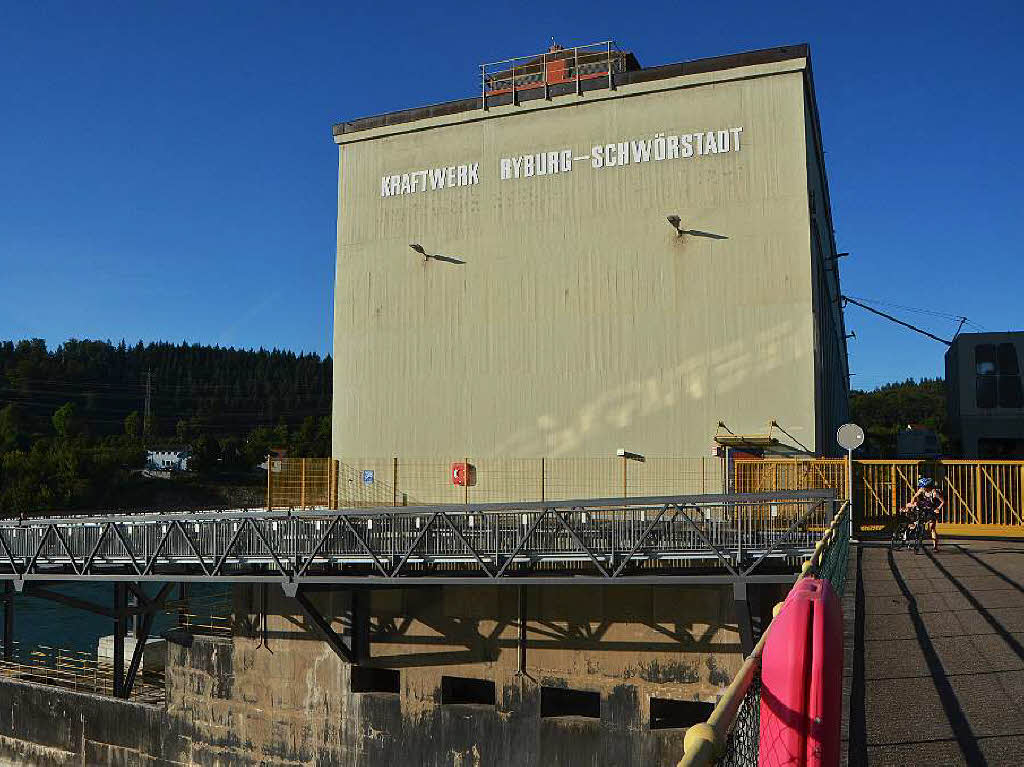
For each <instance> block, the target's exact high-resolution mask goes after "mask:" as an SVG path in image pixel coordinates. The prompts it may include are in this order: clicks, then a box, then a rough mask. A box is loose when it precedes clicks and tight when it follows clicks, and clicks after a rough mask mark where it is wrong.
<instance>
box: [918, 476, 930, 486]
mask: <svg viewBox="0 0 1024 767" xmlns="http://www.w3.org/2000/svg"><path fill="white" fill-rule="evenodd" d="M917 486H918V487H931V486H932V479H931V477H921V479H919V480H917Z"/></svg>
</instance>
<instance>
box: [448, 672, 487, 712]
mask: <svg viewBox="0 0 1024 767" xmlns="http://www.w3.org/2000/svg"><path fill="white" fill-rule="evenodd" d="M441 703H443V704H449V703H475V704H478V705H482V706H493V705H494V682H491V681H489V680H487V679H467V678H466V677H461V676H443V677H441Z"/></svg>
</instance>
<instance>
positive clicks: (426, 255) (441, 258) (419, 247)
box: [409, 242, 466, 264]
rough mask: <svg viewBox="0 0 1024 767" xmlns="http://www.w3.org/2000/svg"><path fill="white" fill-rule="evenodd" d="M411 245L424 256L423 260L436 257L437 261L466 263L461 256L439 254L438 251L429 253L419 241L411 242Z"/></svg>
mask: <svg viewBox="0 0 1024 767" xmlns="http://www.w3.org/2000/svg"><path fill="white" fill-rule="evenodd" d="M409 247H410V248H412V249H413V250H415V251H416V252H417V253H419V254H420V255H421V256H423V260H424V261H429V260H430V259H434V260H435V261H446V262H448V263H449V264H464V263H466V262H465V261H463V260H462V259H460V258H452V257H451V256H442V255H439V254H436V253H427V251H426V250H424V248H423V246H422V245H420V244H419V243H418V242H410V243H409Z"/></svg>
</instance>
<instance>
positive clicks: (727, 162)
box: [333, 45, 849, 458]
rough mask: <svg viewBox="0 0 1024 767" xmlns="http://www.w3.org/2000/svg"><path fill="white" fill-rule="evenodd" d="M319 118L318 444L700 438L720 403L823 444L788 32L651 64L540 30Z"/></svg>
mask: <svg viewBox="0 0 1024 767" xmlns="http://www.w3.org/2000/svg"><path fill="white" fill-rule="evenodd" d="M514 67H515V68H514ZM513 86H514V87H513ZM334 139H335V142H336V143H337V145H338V150H339V174H338V178H339V183H338V251H337V279H336V295H335V310H334V359H335V377H334V413H333V418H334V437H333V450H334V454H335V456H336V457H353V456H391V455H401V456H418V457H427V456H438V455H459V456H462V455H468V456H473V457H477V458H482V457H495V456H502V457H505V456H508V457H513V456H515V457H536V456H605V455H611V454H614V452H615V449H616V448H617V447H622V446H625V447H626V448H628V449H629V450H635V451H638V452H640V453H645V454H648V455H677V456H685V455H692V456H697V455H707V454H708V451H709V449H710V447H711V445H712V440H713V437H714V435H715V432H716V428H717V425H718V423H719V422H720V421H721V422H723V423H724V424H725V425H726V427H727V428H728V429H729V430H730V431H732V432H734V433H736V434H764V433H766V432H768V431H769V424H770V423H771V422H772V421H775V422H776V423H777V425H778V427H779V428H778V429H776V430H775V432H774V434H775V435H776V436H783V435H784V441H785V442H787V443H789V445H790V446H791V447H793V448H796V449H798V450H801V451H804V450H806V451H807V452H809V453H817V454H832V453H834V452H835V449H836V448H835V445H834V442H835V440H834V434H835V428H836V427H837V426H838V425H839V424H841V423H842V422H843V421H844V420H845V419H846V415H847V392H848V382H849V378H848V369H847V356H846V340H845V332H844V326H843V318H842V312H841V310H840V306H839V295H840V290H839V277H838V270H837V267H836V246H835V241H834V237H833V224H832V217H831V212H830V207H829V193H828V183H827V179H826V174H825V168H824V161H823V151H822V143H821V131H820V127H819V121H818V112H817V107H816V103H815V96H814V89H813V84H812V78H811V65H810V58H809V51H808V47H807V46H806V45H795V46H788V47H782V48H772V49H767V50H761V51H755V52H751V53H745V54H740V55H731V56H722V57H718V58H712V59H703V60H698V61H690V62H686V63H681V64H668V65H664V66H655V67H647V68H642V67H640V66H639V65H638V64H637V61H636V59H635V58H634V57H633V55H632V54H625V53H618V52H615V51H614V50H611V49H610V48H609V49H605V48H604V47H603V46H599V47H597V48H585V49H579V50H574V49H566V50H553V51H552V52H549V53H548V54H542V55H539V56H536V57H528V58H527V59H522V60H519V61H518V62H511V63H507V64H501V65H499V66H498V67H492V68H487V67H485V68H484V76H483V81H482V84H481V92H480V93H479V94H478V95H477V96H476V97H474V98H468V99H465V100H462V101H455V102H450V103H445V104H440V105H435V106H429V107H422V108H414V109H406V110H404V111H399V112H392V113H388V114H384V115H379V116H376V117H369V118H364V119H358V120H352V121H349V122H343V123H339V124H337V125H335V126H334ZM677 217H678V218H677ZM669 219H671V220H669ZM437 256H443V257H444V258H437ZM780 429H781V431H780Z"/></svg>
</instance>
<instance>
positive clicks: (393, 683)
mask: <svg viewBox="0 0 1024 767" xmlns="http://www.w3.org/2000/svg"><path fill="white" fill-rule="evenodd" d="M400 681H401V680H400V679H399V675H398V672H397V671H395V670H394V669H390V668H369V667H367V666H353V667H352V692H391V693H397V692H399V691H400V690H401V688H400V686H399V685H400Z"/></svg>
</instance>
